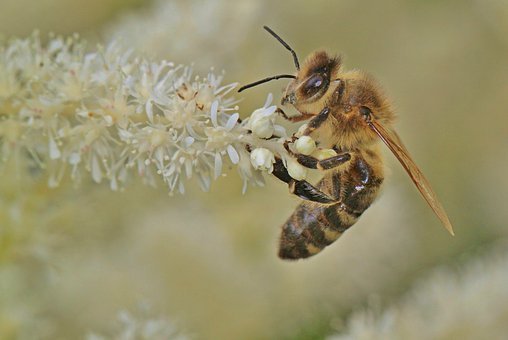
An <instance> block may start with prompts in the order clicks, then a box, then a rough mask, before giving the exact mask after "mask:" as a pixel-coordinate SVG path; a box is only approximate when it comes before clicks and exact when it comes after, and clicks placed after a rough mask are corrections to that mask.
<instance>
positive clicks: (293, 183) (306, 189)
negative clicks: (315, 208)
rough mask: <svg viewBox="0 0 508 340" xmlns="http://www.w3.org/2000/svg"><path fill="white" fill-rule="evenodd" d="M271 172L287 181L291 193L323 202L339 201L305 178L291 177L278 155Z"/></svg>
mask: <svg viewBox="0 0 508 340" xmlns="http://www.w3.org/2000/svg"><path fill="white" fill-rule="evenodd" d="M272 174H273V175H274V176H275V177H277V178H278V179H280V180H281V181H283V182H284V183H287V184H288V186H289V191H290V192H291V193H292V194H295V195H296V196H298V197H300V198H302V199H304V200H307V201H312V202H317V203H323V204H333V203H338V202H339V199H338V198H335V197H330V196H329V195H327V194H325V193H324V192H322V191H321V190H319V189H318V188H316V187H315V186H314V185H312V184H310V183H309V182H307V181H305V180H301V181H297V180H295V179H293V178H292V177H291V176H290V175H289V173H288V171H287V169H286V167H285V166H284V163H283V162H282V159H280V158H278V157H276V158H275V163H274V165H273V171H272Z"/></svg>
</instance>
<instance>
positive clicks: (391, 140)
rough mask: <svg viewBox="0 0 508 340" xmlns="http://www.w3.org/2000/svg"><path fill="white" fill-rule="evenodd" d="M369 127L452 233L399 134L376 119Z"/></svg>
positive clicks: (434, 196)
mask: <svg viewBox="0 0 508 340" xmlns="http://www.w3.org/2000/svg"><path fill="white" fill-rule="evenodd" d="M368 124H369V126H370V128H371V129H372V130H373V131H374V132H375V133H376V134H377V135H378V136H379V138H381V140H382V141H383V142H384V143H385V144H386V146H388V148H389V149H390V150H391V151H392V152H393V154H394V155H395V157H397V159H398V160H399V162H400V164H402V166H403V167H404V169H406V171H407V173H408V175H409V177H411V180H412V181H413V183H414V184H415V185H416V187H417V188H418V190H419V191H420V193H421V194H422V196H423V198H425V200H426V201H427V203H428V204H429V205H430V207H431V208H432V210H433V211H434V213H435V214H436V215H437V217H438V218H439V219H440V220H441V223H443V226H444V227H445V228H446V230H448V232H449V233H450V234H452V235H455V234H454V233H453V228H452V224H451V222H450V219H449V218H448V215H446V212H445V210H444V208H443V206H442V205H441V203H440V202H439V200H438V198H437V196H436V194H435V193H434V190H432V188H431V186H430V183H429V181H428V180H427V179H426V178H425V176H424V175H423V173H422V172H421V170H420V169H419V168H418V166H417V165H416V164H415V162H414V161H413V159H412V158H411V156H410V155H409V152H408V151H407V149H406V147H405V146H404V144H402V141H401V140H400V138H399V136H398V135H397V133H396V132H395V131H392V130H388V129H386V128H385V127H384V126H383V125H382V124H381V123H379V122H378V121H376V120H374V119H373V120H372V121H370V122H369V123H368Z"/></svg>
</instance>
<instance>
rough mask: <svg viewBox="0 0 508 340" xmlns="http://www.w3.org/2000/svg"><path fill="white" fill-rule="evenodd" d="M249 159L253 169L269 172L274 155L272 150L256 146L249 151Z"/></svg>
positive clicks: (273, 161)
mask: <svg viewBox="0 0 508 340" xmlns="http://www.w3.org/2000/svg"><path fill="white" fill-rule="evenodd" d="M250 161H251V163H252V166H253V167H254V168H255V169H257V170H262V171H268V172H269V173H271V172H272V171H273V163H275V157H274V155H273V152H271V151H270V150H268V149H265V148H256V149H254V150H252V151H251V153H250Z"/></svg>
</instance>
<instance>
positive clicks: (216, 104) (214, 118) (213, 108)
mask: <svg viewBox="0 0 508 340" xmlns="http://www.w3.org/2000/svg"><path fill="white" fill-rule="evenodd" d="M218 108H219V102H218V101H217V100H216V101H214V102H213V103H212V106H211V107H210V118H212V124H213V126H218V124H217V109H218Z"/></svg>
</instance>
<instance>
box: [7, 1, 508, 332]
mask: <svg viewBox="0 0 508 340" xmlns="http://www.w3.org/2000/svg"><path fill="white" fill-rule="evenodd" d="M263 25H269V26H270V27H272V28H273V29H274V30H275V31H276V32H278V33H279V34H280V35H281V36H282V37H283V38H284V39H285V40H286V41H287V42H288V43H289V44H290V45H291V46H292V47H293V48H294V49H295V50H296V51H297V53H298V54H299V56H300V59H303V58H304V57H305V56H306V55H308V54H309V53H310V52H312V51H314V50H316V49H318V48H325V49H326V50H328V51H330V52H332V53H340V54H342V55H343V56H344V58H345V67H346V68H357V69H362V70H365V71H368V72H369V73H371V74H372V75H374V76H375V77H376V78H377V79H378V81H379V82H380V83H381V84H382V85H383V87H384V90H385V92H386V93H387V94H388V95H389V97H390V98H391V99H392V101H393V103H394V106H395V107H396V111H397V113H398V116H399V120H398V123H397V130H398V131H399V134H400V135H401V137H402V139H403V140H404V141H405V143H406V146H407V147H408V149H409V150H410V151H411V153H412V155H413V157H414V159H415V160H416V162H417V163H418V164H419V165H420V167H421V169H422V170H423V172H424V173H425V174H426V176H427V177H428V178H429V180H430V182H431V183H432V184H433V187H434V189H435V191H436V192H437V194H438V196H439V197H440V199H441V201H442V203H443V205H444V206H445V208H446V210H447V211H448V214H449V215H450V218H451V220H452V223H453V224H454V227H455V233H456V236H455V237H451V236H449V235H448V234H447V232H446V231H445V230H444V229H443V228H442V227H441V226H440V223H439V221H438V220H437V219H436V217H435V216H434V215H433V213H432V211H431V210H430V209H429V208H428V206H427V205H426V203H425V202H424V201H423V200H422V199H421V198H420V196H419V194H418V192H417V190H416V189H415V188H414V187H413V185H412V183H411V182H410V180H409V178H408V176H407V175H406V174H405V173H404V171H403V170H402V168H401V166H400V165H399V164H398V163H397V161H396V160H395V158H394V157H393V156H391V155H390V154H389V153H388V152H386V167H387V172H388V176H387V180H386V182H385V186H384V191H383V193H382V194H381V195H380V197H379V199H378V201H377V202H376V203H375V204H374V205H373V206H372V207H371V208H369V209H368V210H367V211H366V212H365V214H364V215H363V216H362V218H361V219H360V220H359V222H358V223H357V224H356V225H355V226H354V227H353V228H351V229H350V230H349V231H348V232H347V233H346V234H345V235H344V236H343V237H342V238H340V239H339V240H338V241H337V242H335V243H334V244H333V245H331V246H330V247H328V248H327V249H326V250H324V251H323V252H322V253H320V254H319V255H317V256H315V257H313V258H310V259H308V260H304V261H298V262H283V261H281V260H280V259H278V258H277V256H276V254H277V247H278V244H277V243H278V237H279V228H280V225H281V224H282V223H283V222H284V221H285V220H286V218H287V217H288V216H289V215H290V214H291V212H292V211H293V209H294V208H295V206H296V205H297V203H298V199H296V198H294V197H292V196H290V195H289V194H288V192H287V188H286V187H285V186H284V185H283V184H281V183H280V182H278V181H276V180H274V179H271V178H267V185H266V186H265V187H263V188H249V190H248V191H247V193H246V194H245V195H242V194H241V187H242V184H241V181H240V180H239V178H238V176H237V175H236V174H235V173H234V171H235V170H234V169H233V170H232V171H231V172H230V174H229V175H228V176H227V177H225V178H221V179H220V180H218V181H216V182H215V183H213V185H212V190H211V192H208V193H203V192H201V191H199V190H198V189H197V186H194V189H193V190H190V191H189V192H187V193H186V194H185V196H181V195H175V196H173V197H169V196H168V195H167V192H166V191H165V190H166V189H165V188H164V187H163V186H161V187H159V188H158V189H154V188H150V187H147V186H144V185H142V184H141V183H139V184H137V185H132V186H130V187H128V188H127V190H126V191H125V192H122V193H118V192H116V193H115V192H111V191H110V190H109V188H108V187H107V185H106V184H104V185H96V184H92V183H89V184H88V185H87V184H86V183H83V185H81V186H80V187H78V188H76V187H74V186H73V185H72V184H71V183H68V185H62V186H60V187H59V188H58V189H49V188H48V187H47V185H46V180H47V179H45V178H31V177H30V176H29V174H25V175H23V174H19V173H14V171H13V170H12V171H10V170H9V168H7V169H5V170H4V171H3V173H2V176H1V177H0V338H2V339H86V338H88V339H101V338H120V339H134V338H136V339H137V338H147V339H149V338H154V339H164V338H171V337H176V336H180V337H181V338H186V337H187V338H196V339H323V338H326V337H328V336H331V335H334V334H335V335H336V334H345V333H347V332H351V327H352V326H351V324H350V323H349V322H348V320H349V319H350V318H351V315H354V314H355V313H358V312H359V311H362V310H366V311H372V313H374V315H375V314H376V313H377V312H376V311H383V310H385V309H387V308H390V307H391V306H394V305H397V303H398V301H400V299H401V298H402V297H403V296H407V294H408V293H407V292H408V291H409V292H414V291H418V289H419V288H418V287H419V286H420V283H421V282H427V281H428V280H432V277H433V274H432V273H434V272H435V270H436V268H439V270H440V271H444V272H445V273H447V274H445V275H452V276H453V275H457V280H456V281H453V282H455V284H456V287H455V286H454V285H455V284H454V283H448V284H449V285H450V287H443V289H448V290H450V291H453V290H454V289H460V287H463V286H461V285H460V284H459V283H460V282H462V281H461V280H468V278H470V277H471V276H472V275H469V276H468V275H462V274H461V273H462V272H464V271H466V272H467V270H468V269H467V268H469V267H470V266H471V265H470V263H473V262H474V263H480V264H479V265H478V266H479V268H480V269H479V270H477V271H476V272H475V273H477V274H478V275H480V276H482V275H489V273H490V272H489V271H487V270H486V271H485V272H482V270H481V268H483V264H485V266H487V265H486V264H487V263H488V262H489V259H490V258H491V255H489V254H491V253H492V252H493V250H492V249H495V252H496V254H498V253H501V254H504V253H507V252H506V251H505V249H506V247H505V242H506V239H507V238H508V230H507V228H506V220H507V217H508V216H507V214H508V213H507V210H506V203H507V202H508V194H507V188H508V179H507V177H506V174H507V170H508V159H507V154H506V152H507V150H508V148H507V147H508V127H507V126H508V124H507V123H508V117H507V109H506V108H507V106H508V105H507V104H508V99H507V98H508V97H507V92H508V66H507V60H508V59H507V56H508V53H507V52H508V39H507V36H508V3H507V2H506V1H503V0H485V1H480V0H476V1H475V0H468V1H456V0H449V1H417V0H411V1H396V0H388V1H382V2H381V1H374V0H372V1H361V2H359V1H354V0H341V1H333V2H332V1H325V0H318V1H312V2H310V1H303V0H296V1H278V2H273V1H267V0H266V1H254V0H252V1H249V0H239V1H235V2H233V1H226V0H209V1H197V0H194V1H170V0H166V1H143V0H128V1H125V0H100V1H99V0H90V1H87V2H84V1H79V0H40V1H31V0H2V1H1V2H0V35H1V36H3V37H4V38H9V37H13V36H17V37H26V36H29V35H30V34H31V33H32V32H33V31H34V30H39V31H40V32H41V33H42V34H41V36H42V37H44V36H46V35H47V33H49V32H54V33H57V34H63V35H68V34H73V33H75V32H77V33H79V34H80V35H81V36H83V37H84V38H85V39H87V40H89V41H90V42H91V44H90V46H93V45H94V44H95V43H100V44H105V43H107V42H108V41H110V40H111V39H119V40H120V41H121V42H122V43H123V44H124V45H125V46H128V47H131V48H133V49H134V50H136V51H137V52H136V53H139V54H143V55H146V56H149V57H152V58H156V59H167V60H171V61H174V62H175V63H185V64H189V63H193V64H194V68H195V70H196V73H197V74H200V73H201V74H203V73H204V72H207V71H208V70H209V69H210V68H211V67H214V68H215V70H216V71H217V70H218V71H220V70H224V71H225V72H226V73H225V80H226V83H230V82H240V83H248V82H251V81H254V80H257V79H260V78H262V77H265V76H269V75H273V74H278V73H287V72H290V73H291V72H293V71H294V66H293V64H292V59H291V57H290V54H289V53H288V52H287V51H286V50H284V49H283V48H282V47H281V46H280V45H279V44H278V43H277V42H276V41H275V40H274V39H273V38H271V37H270V36H269V35H268V34H266V32H265V31H263V29H262V26H263ZM284 86H285V81H283V80H281V81H279V82H273V83H269V84H266V85H264V86H260V87H257V88H253V89H252V90H250V91H247V92H245V93H242V96H241V97H240V96H239V97H238V98H241V99H242V102H241V103H240V108H241V109H240V112H241V114H242V115H243V116H247V115H249V114H250V112H252V110H253V109H255V108H257V107H260V106H261V105H262V104H263V103H264V100H265V98H266V95H267V93H269V92H272V93H274V96H275V98H276V100H278V98H280V94H281V90H282V89H283V88H284ZM189 187H192V185H190V186H189ZM478 261H479V262H478ZM482 261H483V262H482ZM487 267H488V266H487ZM498 267H499V268H500V269H499V271H500V272H504V273H507V272H508V263H506V262H501V263H499V265H498ZM505 277H507V278H508V275H505ZM504 283H505V286H504V288H502V287H503V285H494V286H493V287H492V289H486V290H482V291H480V292H477V291H476V290H475V289H474V288H473V289H471V291H470V292H469V293H468V294H469V295H468V294H464V296H463V297H462V298H465V299H467V298H468V297H469V296H472V295H474V294H490V295H491V296H497V293H498V292H499V290H500V289H505V288H506V285H508V281H506V282H504ZM436 289H437V290H439V286H438V288H436ZM429 294H430V293H429ZM449 296H450V295H447V294H443V296H442V299H441V302H442V303H441V304H440V305H439V306H438V305H436V306H430V307H429V306H427V308H428V309H429V311H427V312H428V313H430V314H435V315H440V313H443V310H446V309H448V308H451V310H447V311H446V312H447V313H448V314H450V315H452V316H451V317H450V316H449V317H448V318H447V319H446V320H448V321H447V322H448V324H445V325H443V328H444V329H446V330H450V329H451V330H452V331H451V332H443V333H436V334H434V336H433V337H425V336H424V337H423V338H427V339H428V338H440V339H441V338H443V339H456V338H457V337H454V335H455V336H456V334H460V333H457V332H453V330H457V329H458V330H460V328H461V327H463V325H464V321H463V319H460V318H454V317H453V315H455V311H454V310H453V308H457V311H456V312H457V315H458V314H459V310H458V309H459V308H460V307H457V306H460V304H453V303H450V304H447V303H446V299H447V298H448V297H449ZM406 298H407V297H406ZM451 298H452V297H450V299H451ZM407 299H409V301H411V298H407ZM486 299H487V297H486ZM494 300H495V299H494ZM498 302H499V303H500V304H504V305H508V300H500V301H498ZM409 305H411V303H410V302H409ZM392 308H393V307H392ZM413 308H415V309H417V308H418V304H415V306H414V307H413ZM469 308H470V309H471V310H472V311H471V313H472V315H471V318H472V319H473V318H474V317H475V316H477V315H474V313H473V310H474V307H473V306H470V307H469ZM497 311H498V310H497V309H495V308H494V309H492V310H491V309H486V310H485V311H483V310H482V313H483V312H484V313H486V314H482V316H483V317H486V318H489V317H492V318H495V319H499V318H501V316H500V315H498V314H496V313H497ZM505 312H506V311H505ZM415 313H417V312H416V311H415ZM489 313H492V315H491V314H489ZM507 315H508V314H504V315H503V316H504V317H506V316H507ZM374 318H375V316H374ZM505 320H506V318H505ZM356 327H369V325H368V323H365V324H362V323H361V322H360V325H358V324H356ZM393 327H397V325H396V324H395V325H393ZM410 331H411V329H410ZM129 332H130V333H129ZM135 332H138V333H136V334H138V336H134V337H131V338H129V337H128V336H130V335H132V334H134V333H135ZM143 334H144V335H143ZM405 334H406V335H407V334H410V335H411V334H413V335H414V336H409V337H401V338H405V339H408V338H413V339H417V338H422V337H421V336H422V334H425V331H424V330H419V329H414V333H405ZM471 334H472V333H467V334H466V336H465V337H461V338H468V336H472V335H471ZM478 334H484V335H487V334H488V335H489V336H486V337H485V338H502V334H505V335H506V334H508V326H507V325H506V323H503V322H501V323H499V324H497V325H496V326H495V327H490V328H489V329H484V332H483V331H482V330H481V329H480V330H479V333H478ZM352 338H356V337H355V336H352ZM365 338H372V339H375V338H376V337H375V335H373V336H372V337H368V336H367V337H365ZM471 338H474V337H471Z"/></svg>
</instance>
